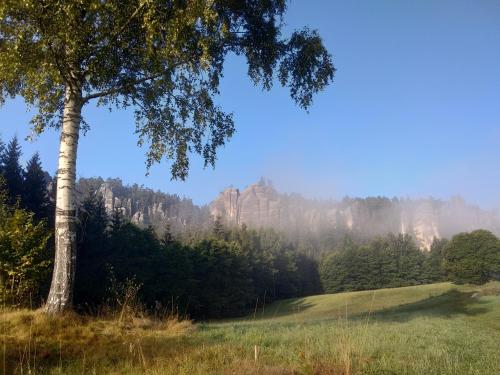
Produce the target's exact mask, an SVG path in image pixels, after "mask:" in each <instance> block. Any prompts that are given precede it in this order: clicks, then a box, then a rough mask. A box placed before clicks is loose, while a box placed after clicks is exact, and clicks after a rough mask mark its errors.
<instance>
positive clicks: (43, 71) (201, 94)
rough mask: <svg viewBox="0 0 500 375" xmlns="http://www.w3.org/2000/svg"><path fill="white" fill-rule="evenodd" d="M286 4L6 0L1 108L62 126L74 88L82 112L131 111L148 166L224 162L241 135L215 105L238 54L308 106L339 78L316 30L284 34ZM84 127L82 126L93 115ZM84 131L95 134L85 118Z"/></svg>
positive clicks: (267, 81)
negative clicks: (194, 156) (222, 153)
mask: <svg viewBox="0 0 500 375" xmlns="http://www.w3.org/2000/svg"><path fill="white" fill-rule="evenodd" d="M286 3H287V2H286V1H285V0H266V1H230V0H210V1H209V0H192V1H185V0H174V1H171V0H169V1H165V0H163V1H160V0H108V1H100V0H78V1H76V0H74V1H61V0H43V1H40V0H25V1H18V0H5V1H2V2H1V4H0V104H1V103H2V102H4V101H5V99H6V98H8V97H14V96H16V95H21V96H22V97H23V98H24V99H25V101H26V102H27V103H28V104H29V105H30V106H32V107H33V108H34V109H36V110H37V114H36V115H35V116H34V118H33V120H32V122H33V126H34V127H33V129H34V132H35V133H40V132H42V131H43V130H44V129H45V128H46V127H48V126H54V127H59V126H60V125H61V117H62V114H63V107H64V99H65V95H68V92H69V93H71V94H74V95H76V96H77V97H78V98H79V104H80V105H82V106H83V105H84V104H85V103H87V102H89V101H90V100H92V99H96V100H97V104H98V105H105V106H109V107H110V108H122V107H128V106H133V109H134V111H135V118H136V122H137V129H136V131H137V134H138V136H139V143H140V144H143V143H147V144H148V145H149V146H150V147H149V151H148V152H147V166H148V167H149V166H151V165H152V164H153V163H155V162H159V161H161V160H162V159H163V158H164V157H166V158H167V159H171V160H173V163H172V165H171V174H172V177H173V178H181V179H182V178H185V177H186V175H187V172H188V168H189V154H190V152H196V153H198V154H200V155H202V157H203V159H204V160H205V165H209V164H212V165H213V164H214V162H215V159H216V150H217V148H218V147H219V146H221V145H223V144H224V143H225V141H226V140H227V139H228V138H230V137H231V135H232V134H233V132H234V123H233V117H232V115H231V114H228V113H226V112H224V111H223V109H221V108H220V107H219V106H218V105H217V104H216V103H215V101H214V97H215V96H217V95H218V94H219V83H220V79H221V78H222V76H223V67H224V61H225V58H226V56H227V55H228V54H229V53H234V54H236V55H242V56H244V57H245V58H246V61H247V64H248V75H249V77H250V79H251V80H252V81H253V82H254V83H255V84H259V85H261V86H262V87H263V88H264V89H270V88H271V87H272V85H273V83H274V82H275V81H278V82H279V83H280V84H281V85H282V86H285V87H288V88H289V90H290V95H291V97H292V99H293V100H294V101H295V102H296V103H297V104H298V105H299V106H300V107H303V108H308V107H309V106H310V104H311V102H312V97H313V95H314V94H315V93H317V92H318V91H320V90H322V89H323V88H324V87H325V86H326V85H327V84H328V83H329V82H330V81H331V80H332V79H333V76H334V72H335V68H334V67H333V64H332V59H331V56H330V55H329V53H328V52H327V50H326V49H325V47H324V46H323V43H322V40H321V38H320V36H319V34H318V33H317V32H316V31H313V30H309V29H307V28H305V29H303V30H298V31H294V32H292V33H291V35H289V36H288V37H287V36H284V35H283V34H282V33H281V28H282V17H283V15H284V13H285V10H286ZM83 121H84V119H83ZM83 125H84V126H86V125H88V124H86V123H85V122H83Z"/></svg>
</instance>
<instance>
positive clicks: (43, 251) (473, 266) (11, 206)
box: [0, 138, 500, 319]
mask: <svg viewBox="0 0 500 375" xmlns="http://www.w3.org/2000/svg"><path fill="white" fill-rule="evenodd" d="M21 155H22V150H21V148H20V146H19V144H18V141H17V139H16V138H13V139H12V140H11V141H10V142H9V143H8V144H6V145H5V144H3V143H1V144H0V174H1V177H0V180H1V181H0V184H1V188H0V278H1V279H0V283H1V289H2V290H1V292H2V296H1V298H2V302H3V303H5V304H7V305H12V306H31V307H37V306H40V305H41V304H43V301H44V299H45V298H46V295H47V291H48V286H49V283H50V278H51V268H52V258H53V252H54V250H53V238H52V234H51V233H52V229H53V220H54V218H53V211H54V203H53V197H51V191H53V189H52V190H50V189H48V186H49V185H50V184H51V183H52V184H53V180H52V179H51V177H50V175H49V174H48V173H46V172H45V171H44V170H43V168H42V165H41V162H40V158H39V156H38V155H37V154H35V155H33V157H32V158H31V159H29V161H28V162H27V164H26V166H25V167H23V166H22V165H21V162H20V159H21ZM101 182H102V179H86V180H84V181H83V182H81V183H80V187H81V189H80V194H81V199H80V205H79V209H78V219H79V220H78V232H77V241H78V263H77V272H76V283H75V292H74V298H73V300H74V305H75V307H76V309H77V310H78V311H80V312H84V313H91V314H98V313H99V312H101V311H103V310H105V309H110V308H113V307H115V308H116V307H119V306H116V304H118V303H120V301H121V300H122V299H123V295H124V293H125V294H126V293H128V291H130V290H134V291H135V292H136V294H137V298H138V300H140V302H141V304H142V306H143V307H144V309H145V310H147V311H149V312H151V313H159V312H165V311H169V312H173V313H175V314H179V315H181V316H189V317H191V318H194V319H211V318H222V317H232V316H238V315H242V314H244V313H247V312H248V311H252V310H254V309H256V308H259V307H261V306H264V305H265V304H266V303H270V302H272V301H274V300H277V299H285V298H292V297H300V296H306V295H313V294H319V293H323V292H326V293H335V292H343V291H355V290H367V289H378V288H392V287H400V286H409V285H419V284H426V283H433V282H439V281H446V280H450V281H454V282H456V283H475V284H481V283H484V282H487V281H488V280H490V279H498V278H499V275H500V240H499V239H498V238H496V237H495V236H494V235H493V234H492V233H490V232H488V231H485V230H477V231H474V232H471V233H460V234H457V235H456V236H454V237H453V238H451V239H450V240H446V239H440V240H435V241H434V243H433V244H432V247H431V249H430V251H429V252H422V251H421V250H420V249H419V248H418V246H417V244H416V242H415V240H414V239H413V238H412V237H411V236H409V235H402V234H391V233H388V234H387V235H385V236H372V237H371V238H370V239H367V238H366V236H363V237H360V236H357V235H355V234H354V233H353V234H352V235H349V234H346V233H345V231H344V232H342V233H340V232H338V231H335V230H333V229H332V230H331V231H327V230H322V231H321V232H319V234H318V233H316V234H313V233H311V234H302V235H301V236H300V237H299V238H298V237H295V238H294V237H293V236H291V235H287V234H284V233H279V232H277V231H275V230H272V229H263V228H262V229H250V228H247V227H246V226H245V225H243V226H241V227H234V228H229V227H225V226H224V225H223V224H222V222H221V220H219V219H218V218H215V219H213V220H211V225H209V226H207V225H205V226H202V225H197V223H199V222H201V221H197V219H196V220H195V219H194V220H193V222H192V223H193V225H186V226H185V228H184V230H183V231H179V229H178V227H177V228H174V227H173V226H175V225H177V224H176V223H172V224H173V225H172V226H171V225H170V224H169V223H168V222H167V223H166V225H165V226H164V227H163V228H153V227H139V226H137V225H135V224H133V223H132V222H131V221H130V220H129V219H127V218H125V217H124V216H123V213H122V211H120V210H118V209H116V210H114V212H112V213H109V212H107V211H106V208H105V204H104V197H103V196H102V195H101V194H100V192H99V191H98V190H96V187H97V186H99V185H100V183H101ZM128 189H129V191H128V194H136V195H137V194H143V195H142V197H143V198H144V199H153V198H152V195H151V191H147V190H144V191H145V192H144V191H143V190H141V188H139V187H137V186H134V187H132V188H128ZM165 197H166V198H165V199H170V200H171V201H172V205H171V206H172V207H174V208H175V209H177V210H180V209H182V210H184V212H188V213H189V214H191V215H193V217H198V218H199V217H202V216H204V215H206V212H203V211H202V210H199V209H196V208H195V206H194V205H193V204H192V202H191V201H189V200H185V199H184V200H181V199H180V198H178V197H176V196H168V195H165ZM195 224H196V225H195ZM328 246H329V247H328ZM325 249H326V250H325Z"/></svg>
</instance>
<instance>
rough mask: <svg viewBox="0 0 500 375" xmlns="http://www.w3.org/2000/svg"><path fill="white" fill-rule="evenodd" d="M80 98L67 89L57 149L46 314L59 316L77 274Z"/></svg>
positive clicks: (68, 301)
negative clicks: (51, 268)
mask: <svg viewBox="0 0 500 375" xmlns="http://www.w3.org/2000/svg"><path fill="white" fill-rule="evenodd" d="M82 105H83V103H82V94H81V91H80V90H77V89H70V88H69V87H67V88H66V95H65V100H64V111H63V120H62V121H63V123H62V129H61V138H60V145H59V166H58V170H57V191H56V214H55V219H56V222H55V242H56V243H55V245H56V248H55V260H54V271H53V275H52V283H51V286H50V292H49V296H48V298H47V304H46V307H45V308H46V311H47V312H48V313H49V314H58V313H60V312H62V311H64V310H66V309H69V308H71V305H72V298H73V284H74V280H75V270H76V207H75V183H76V156H77V148H78V137H79V132H80V122H81V111H82Z"/></svg>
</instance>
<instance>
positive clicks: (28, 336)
mask: <svg viewBox="0 0 500 375" xmlns="http://www.w3.org/2000/svg"><path fill="white" fill-rule="evenodd" d="M0 324H1V332H0V333H1V340H2V342H1V343H2V348H1V351H2V354H1V362H2V363H1V368H0V370H1V371H2V372H3V373H7V374H11V373H14V374H144V373H146V374H499V373H500V282H493V283H489V284H486V285H483V286H457V285H453V284H450V283H440V284H431V285H422V286H416V287H404V288H396V289H381V290H376V291H365V292H352V293H340V294H329V295H318V296H311V297H306V298H298V299H291V300H284V301H277V302H275V303H273V304H270V305H268V306H266V307H265V308H258V309H256V310H255V311H253V312H252V313H251V314H250V315H249V316H247V317H246V318H240V319H234V320H227V321H215V322H205V323H192V322H188V321H180V322H179V321H176V320H175V319H151V318H140V317H134V316H131V315H127V314H125V315H121V316H114V317H111V316H110V317H107V318H93V317H82V316H78V315H74V314H67V315H66V316H64V317H62V318H57V319H51V318H48V317H47V316H45V315H44V314H43V313H42V312H40V311H29V310H16V311H12V310H4V311H3V312H2V317H1V320H0Z"/></svg>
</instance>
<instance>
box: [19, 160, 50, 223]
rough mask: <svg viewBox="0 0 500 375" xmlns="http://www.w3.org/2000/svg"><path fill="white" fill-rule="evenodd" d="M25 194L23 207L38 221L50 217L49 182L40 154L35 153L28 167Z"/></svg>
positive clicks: (25, 177)
mask: <svg viewBox="0 0 500 375" xmlns="http://www.w3.org/2000/svg"><path fill="white" fill-rule="evenodd" d="M23 192H24V194H23V206H24V207H25V208H26V209H27V210H29V211H31V212H33V213H34V214H35V217H36V218H37V219H42V218H46V217H48V215H49V212H48V210H49V207H50V201H49V197H48V191H47V181H46V177H45V173H44V171H43V169H42V164H41V162H40V156H39V155H38V153H35V154H34V155H33V157H32V158H31V159H30V160H29V161H28V164H27V165H26V171H25V172H24V187H23Z"/></svg>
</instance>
